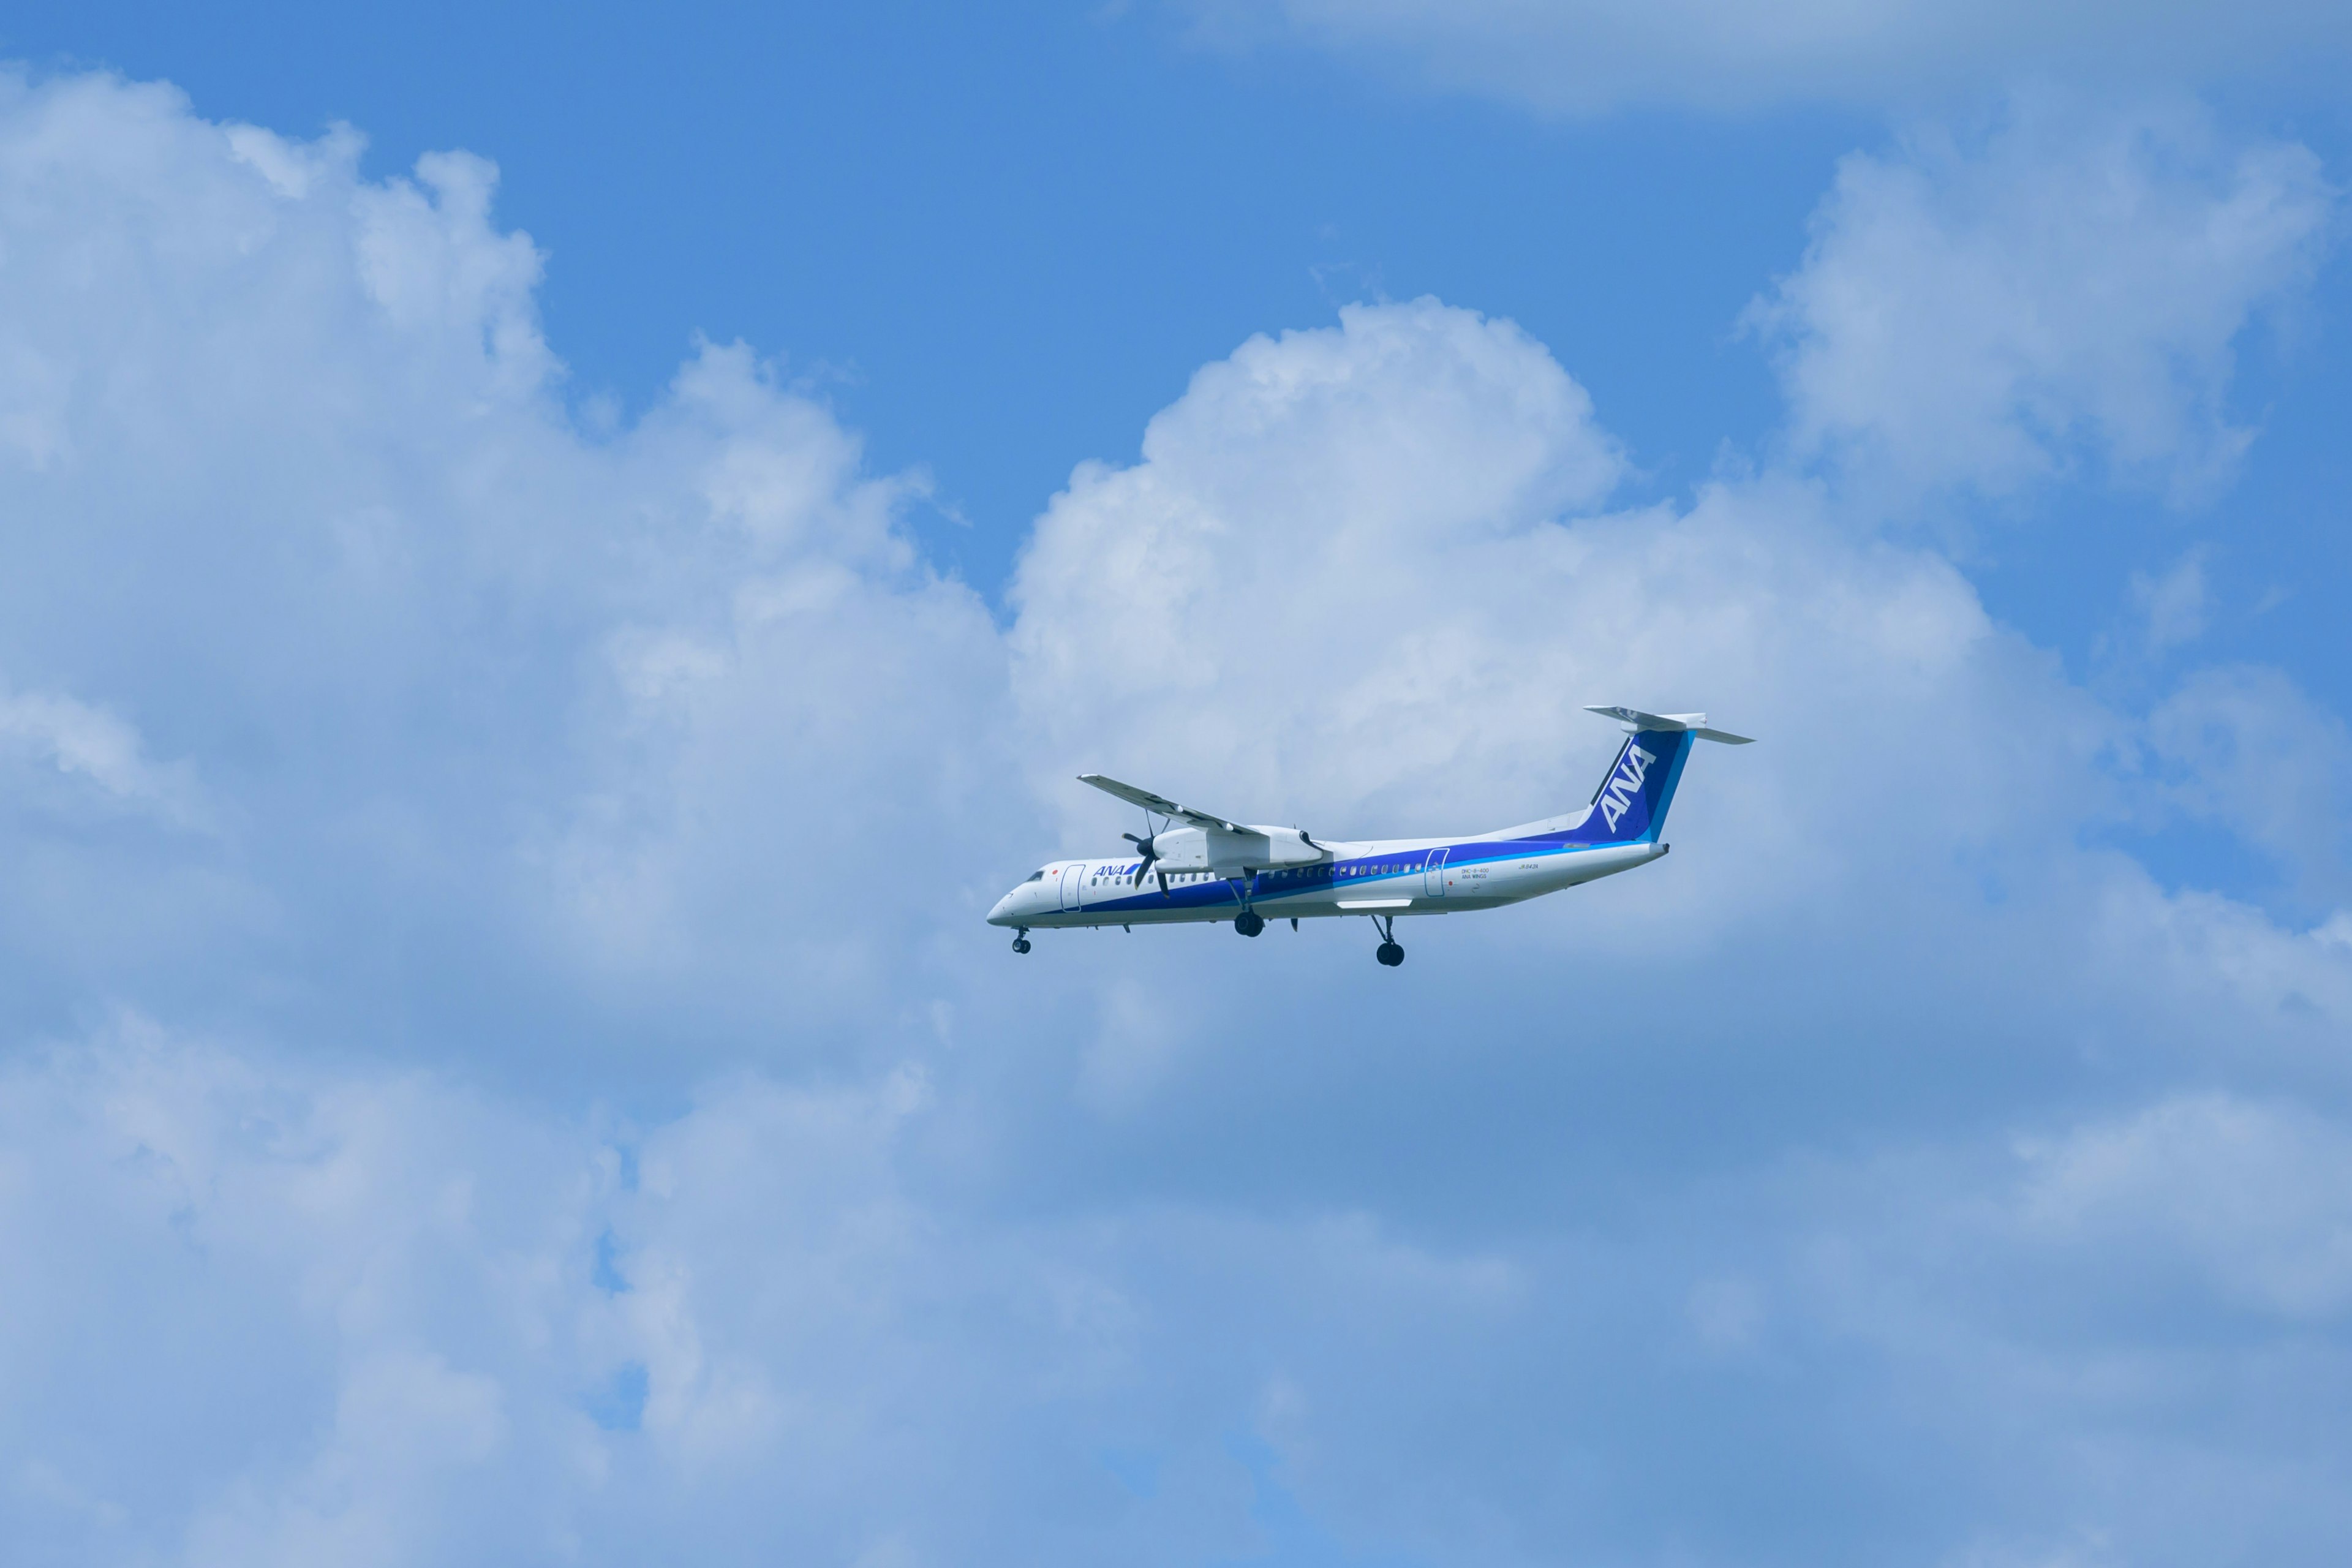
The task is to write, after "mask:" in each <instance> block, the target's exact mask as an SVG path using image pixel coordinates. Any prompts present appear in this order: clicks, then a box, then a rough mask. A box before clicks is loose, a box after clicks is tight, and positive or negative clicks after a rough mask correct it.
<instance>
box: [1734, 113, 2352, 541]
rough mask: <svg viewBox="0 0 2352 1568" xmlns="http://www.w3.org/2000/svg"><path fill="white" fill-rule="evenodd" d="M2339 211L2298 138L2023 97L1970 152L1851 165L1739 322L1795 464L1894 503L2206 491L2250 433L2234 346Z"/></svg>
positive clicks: (1938, 149)
mask: <svg viewBox="0 0 2352 1568" xmlns="http://www.w3.org/2000/svg"><path fill="white" fill-rule="evenodd" d="M2333 203H2334V193H2333V192H2332V190H2331V189H2330V187H2329V186H2328V185H2327V184H2326V182H2325V181H2324V180H2323V179H2322V178H2321V175H2320V170H2319V163H2318V160H2317V159H2316V158H2315V157H2314V156H2313V154H2312V153H2310V152H2309V151H2308V150H2307V149H2305V148H2304V147H2302V146H2300V145H2297V144H2294V143H2291V142H2253V143H2251V144H2246V145H2242V146H2233V145H2231V144H2230V143H2229V142H2227V141H2226V140H2225V139H2224V138H2222V137H2221V136H2220V135H2219V134H2218V133H2217V132H2215V131H2214V130H2213V129H2212V128H2211V127H2210V125H2209V124H2207V123H2206V122H2204V121H2202V120H2201V119H2200V118H2198V117H2196V116H2193V115H2189V114H2171V115H2149V116H2141V117H2132V118H2126V119H2122V120H2120V121H2118V120H2113V119H2107V118H2086V117H2084V116H2083V115H2082V114H2080V113H2078V112H2075V111H2073V110H2069V109H2067V108H2065V107H2063V105H2060V104H2058V103H2056V102H2055V101H2053V100H2047V99H2041V100H2035V99H2027V100H2020V101H2019V102H2018V103H2017V104H2016V105H2015V106H2013V108H2012V110H2011V112H2010V114H2009V115H2008V116H2007V117H2006V118H2005V120H2004V121H2002V122H2001V123H2000V124H1999V125H1998V126H1996V127H1995V128H1994V129H1992V130H1991V131H1990V132H1989V133H1988V134H1986V135H1984V136H1982V137H1980V138H1979V137H1969V138H1958V139H1956V138H1953V137H1950V136H1948V135H1945V134H1942V133H1940V132H1939V133H1932V134H1918V135H1915V136H1913V137H1911V138H1909V139H1908V140H1906V142H1905V143H1904V145H1903V146H1902V147H1901V149H1900V150H1899V151H1898V152H1896V153H1893V154H1888V155H1870V154H1864V153H1853V154H1851V155H1849V156H1848V157H1846V158H1845V159H1843V161H1842V162H1841V163H1840V164H1839V166H1838V175H1837V183H1836V185H1835V187H1834V189H1833V190H1832V192H1831V194H1830V195H1829V196H1828V198H1827V199H1826V200H1825V201H1824V202H1823V203H1822V206H1821V207H1820V209H1819V210H1818V211H1817V212H1816V213H1815V214H1814V216H1813V220H1812V239H1811V245H1810V246H1809V247H1808V248H1807V251H1806V254H1805V259H1804V262H1803V265H1802V266H1801V267H1800V268H1798V269H1797V271H1795V272H1794V273H1792V274H1790V276H1789V277H1787V278H1784V279H1781V280H1780V284H1779V286H1778V288H1777V289H1776V290H1775V291H1774V293H1773V294H1772V295H1771V296H1770V297H1769V299H1767V300H1759V301H1758V302H1757V304H1756V305H1755V306H1754V307H1753V308H1752V309H1751V310H1750V312H1749V321H1750V322H1751V324H1753V325H1754V326H1756V327H1757V328H1759V330H1760V331H1762V332H1763V334H1764V335H1765V336H1766V338H1767V339H1768V341H1769V342H1771V343H1772V344H1773V345H1774V346H1775V348H1776V351H1777V353H1778V354H1779V358H1780V369H1781V374H1782V378H1783V381H1784V383H1785V384H1786V386H1787V389H1788V395H1789V401H1790V438H1791V440H1792V441H1793V443H1794V445H1795V447H1796V448H1797V451H1798V452H1799V454H1800V455H1802V456H1806V457H1818V456H1822V455H1827V456H1830V457H1832V458H1835V459H1837V460H1838V461H1839V462H1841V463H1842V464H1843V465H1845V466H1846V467H1847V468H1850V469H1851V470H1853V474H1852V477H1851V478H1850V479H1849V483H1855V482H1859V483H1861V484H1863V485H1864V486H1865V494H1866V495H1867V496H1868V497H1869V499H1871V500H1876V501H1878V502H1879V503H1880V504H1886V503H1888V502H1891V503H1892V504H1893V505H1894V506H1895V507H1897V508H1900V507H1901V506H1902V505H1903V503H1904V502H1905V500H1907V499H1908V498H1909V497H1910V496H1911V495H1913V494H1914V493H1916V492H1917V491H1920V490H1925V489H1937V488H1941V487H1967V488H1969V489H1975V490H1978V491H1979V492H1983V493H1987V494H1992V495H2002V494H2007V493H2010V492H2012V491H2015V490H2016V489H2020V488H2021V487H2022V486H2024V485H2026V484H2027V483H2029V482H2031V481H2032V480H2035V479H2042V478H2044V477H2046V476H2049V475H2051V474H2053V473H2056V472H2059V471H2062V470H2064V469H2066V468H2070V467H2074V466H2076V465H2078V464H2079V463H2081V462H2082V461H2083V460H2084V459H2085V458H2089V459H2093V460H2095V461H2096V462H2099V463H2102V464H2104V465H2105V466H2106V467H2107V468H2110V469H2112V470H2113V471H2114V472H2115V473H2116V475H2118V476H2119V477H2121V478H2123V479H2126V480H2129V481H2132V482H2135V483H2138V484H2142V485H2146V486H2148V487H2151V488H2154V489H2158V490H2160V491H2163V492H2166V493H2168V495H2170V496H2171V497H2172V498H2173V499H2175V500H2194V499H2200V498H2202V497H2204V496H2207V495H2210V493H2211V492H2212V490H2213V489H2214V488H2215V487H2216V486H2217V485H2218V484H2219V483H2220V482H2221V480H2222V479H2225V478H2226V477H2227V476H2228V474H2229V473H2230V471H2231V468H2232V467H2233V465H2234V464H2235V462H2236V460H2237V458H2238V457H2239V455H2240V454H2241V453H2242V451H2243V450H2244V448H2245V447H2246V445H2247V443H2248V442H2250V441H2251V440H2252V438H2253V431H2252V429H2251V428H2249V427H2247V426H2242V425H2240V424H2238V423H2237V422H2236V421H2235V420H2234V419H2233V417H2232V416H2231V412H2230V410H2229V407H2228V393H2229V389H2230V379H2231V370H2232V367H2233V364H2234V358H2235V347H2236V344H2237V342H2238V341H2239V339H2240V336H2241V334H2242V332H2243V331H2245V330H2246V328H2247V326H2248V324H2249V323H2250V322H2251V321H2253V320H2254V319H2255V318H2257V317H2258V316H2259V315H2260V314H2262V313H2263V311H2264V310H2268V309H2270V308H2272V307H2273V306H2275V305H2277V304H2279V303H2281V302H2282V301H2283V300H2286V299H2288V298H2291V297H2292V295H2293V294H2294V291H2295V290H2296V289H2298V288H2299V287H2300V286H2301V285H2302V284H2303V283H2305V281H2307V279H2308V278H2309V276H2310V273H2311V271H2312V269H2313V268H2314V267H2315V264H2316V259H2317V253H2318V247H2319V244H2320V241H2321V239H2322V237H2323V236H2324V234H2325V232H2326V226H2327V222H2328V218H2329V215H2330V213H2331V211H2332V209H2333Z"/></svg>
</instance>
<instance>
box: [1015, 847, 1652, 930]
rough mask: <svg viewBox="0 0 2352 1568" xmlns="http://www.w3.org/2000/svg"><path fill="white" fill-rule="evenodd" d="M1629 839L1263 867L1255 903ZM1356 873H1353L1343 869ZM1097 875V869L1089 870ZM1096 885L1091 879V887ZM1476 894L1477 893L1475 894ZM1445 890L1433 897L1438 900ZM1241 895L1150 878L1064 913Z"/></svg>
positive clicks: (1274, 904)
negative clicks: (1398, 862)
mask: <svg viewBox="0 0 2352 1568" xmlns="http://www.w3.org/2000/svg"><path fill="white" fill-rule="evenodd" d="M1626 842H1627V841H1626V840H1623V839H1606V840H1602V841H1601V842H1599V843H1587V842H1584V841H1582V840H1577V839H1570V838H1568V837H1566V836H1565V835H1562V836H1560V837H1552V836H1550V835H1546V836H1544V837H1539V838H1505V839H1495V838H1481V839H1473V840H1471V841H1468V842H1466V843H1462V844H1443V845H1438V846H1436V847H1433V848H1428V849H1407V850H1401V851H1393V852H1391V853H1390V854H1385V855H1368V856H1365V857H1364V858H1361V859H1358V860H1342V861H1339V862H1337V863H1336V864H1334V865H1330V866H1309V867H1305V868H1300V869H1299V870H1297V871H1296V872H1291V873H1283V872H1270V871H1262V872H1260V873H1259V874H1258V878H1257V885H1256V887H1255V889H1253V890H1252V892H1251V895H1250V902H1251V903H1252V904H1253V905H1254V906H1255V907H1256V908H1258V909H1260V910H1269V909H1276V908H1278V907H1279V906H1280V905H1281V904H1282V903H1283V901H1284V900H1288V899H1307V898H1312V899H1324V898H1328V897H1330V896H1332V895H1333V894H1334V893H1335V892H1352V891H1355V890H1356V889H1362V888H1379V887H1381V886H1382V885H1383V884H1386V885H1388V886H1390V887H1393V886H1394V885H1395V884H1397V883H1399V882H1404V881H1412V882H1414V883H1419V882H1420V880H1421V879H1423V877H1424V876H1426V875H1427V874H1428V869H1429V858H1430V857H1431V856H1432V855H1435V854H1438V853H1440V852H1441V851H1442V852H1443V853H1444V856H1445V869H1447V870H1454V869H1458V868H1465V867H1471V866H1490V865H1493V864H1494V863H1496V861H1499V860H1529V859H1536V858H1544V857H1549V856H1555V855H1566V854H1573V853H1575V852H1577V851H1579V850H1584V849H1612V848H1621V847H1623V846H1624V844H1625V843H1626ZM1399 854H1402V855H1405V856H1409V857H1411V858H1412V864H1411V865H1409V866H1406V867H1403V868H1400V869H1398V870H1394V871H1374V872H1369V873H1367V872H1364V871H1363V870H1362V868H1364V867H1366V866H1371V865H1379V864H1383V863H1385V862H1387V861H1389V860H1391V859H1394V858H1396V856H1397V855H1399ZM1124 864H1125V866H1126V868H1127V875H1129V876H1133V875H1134V870H1133V868H1134V865H1135V862H1134V861H1132V860H1129V861H1127V862H1125V863H1124ZM1342 873H1352V874H1342ZM1089 875H1090V877H1091V873H1090V874H1089ZM1095 885H1096V884H1093V883H1091V881H1090V883H1089V890H1090V891H1091V890H1092V888H1093V886H1095ZM1473 896H1475V895H1473ZM1441 897H1442V895H1436V896H1432V897H1430V899H1429V900H1428V901H1429V902H1430V903H1431V904H1433V905H1434V904H1436V903H1437V902H1438V901H1439V899H1440V898H1441ZM1240 902H1241V900H1240V899H1239V898H1238V897H1236V896H1235V894H1234V885H1233V884H1232V883H1231V882H1229V881H1226V880H1224V879H1222V878H1220V879H1216V880H1213V881H1205V882H1191V883H1178V884H1176V885H1174V886H1172V887H1171V888H1170V889H1168V893H1167V896H1166V897H1164V898H1163V897H1161V895H1160V888H1159V885H1158V884H1157V883H1155V882H1154V881H1153V880H1152V879H1150V878H1149V877H1146V878H1145V879H1143V886H1142V887H1141V888H1140V889H1137V890H1135V891H1134V892H1131V893H1126V894H1120V895H1115V896H1112V897H1108V898H1104V899H1101V900H1094V899H1087V900H1086V901H1085V902H1084V903H1083V904H1082V905H1081V906H1080V907H1079V908H1077V909H1075V910H1061V911H1059V912H1061V913H1063V914H1085V915H1093V914H1102V915H1112V914H1118V913H1120V912H1122V911H1125V912H1128V913H1135V912H1139V911H1142V910H1162V911H1165V910H1205V909H1215V908H1219V907H1225V908H1236V907H1238V906H1239V905H1240Z"/></svg>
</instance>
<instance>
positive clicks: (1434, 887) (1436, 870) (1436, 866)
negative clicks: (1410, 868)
mask: <svg viewBox="0 0 2352 1568" xmlns="http://www.w3.org/2000/svg"><path fill="white" fill-rule="evenodd" d="M1421 895H1422V897H1423V898H1425V899H1442V898H1444V896H1445V851H1444V850H1443V849H1433V850H1431V851H1430V852H1429V864H1428V865H1427V866H1426V867H1424V868H1423V870H1422V873H1421Z"/></svg>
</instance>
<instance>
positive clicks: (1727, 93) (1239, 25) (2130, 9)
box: [1181, 0, 2352, 115]
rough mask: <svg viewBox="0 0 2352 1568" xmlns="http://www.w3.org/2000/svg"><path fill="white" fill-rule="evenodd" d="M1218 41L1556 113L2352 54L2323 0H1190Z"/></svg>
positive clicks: (2226, 68)
mask: <svg viewBox="0 0 2352 1568" xmlns="http://www.w3.org/2000/svg"><path fill="white" fill-rule="evenodd" d="M1181 9H1182V11H1183V13H1184V14H1185V15H1186V16H1189V18H1190V19H1191V20H1192V23H1193V25H1194V26H1195V27H1196V28H1197V30H1198V32H1199V34H1200V36H1201V37H1203V38H1205V39H1207V40H1210V41H1212V42H1214V43H1217V44H1221V45H1224V46H1227V47H1235V46H1239V47H1250V46H1258V45H1264V44H1266V43H1271V42H1275V41H1279V40H1295V41H1298V42H1303V43H1307V44H1311V45H1313V46H1316V47H1322V48H1326V49H1329V50H1332V51H1334V52H1336V53H1339V54H1340V55H1342V56H1343V57H1346V58H1353V59H1358V60H1363V61H1367V62H1371V63H1375V64H1378V65H1380V66H1381V67H1384V68H1387V69H1388V70H1390V71H1391V72H1392V73H1394V74H1395V75H1397V76H1399V77H1402V78H1403V79H1407V80H1411V81H1414V82H1418V83H1422V84H1424V85H1428V86H1433V87H1440V88H1446V89H1458V90H1467V91H1474V92H1478V93H1482V94H1486V95H1491V96H1493V97H1496V98H1500V99H1503V100H1507V101H1510V102H1514V103H1518V104H1522V105H1525V106H1526V107H1528V108H1530V109H1533V110H1538V111H1539V112H1542V113H1546V114H1559V115H1592V114H1600V113H1603V112H1606V111H1608V110H1616V109H1622V108H1626V107H1631V106H1644V105H1654V104H1668V105H1674V106H1676V107H1681V108H1690V109H1697V110H1706V111H1710V112H1723V111H1731V112H1738V111H1743V110H1758V109H1765V108H1771V107H1777V106H1781V105H1788V104H1806V103H1824V102H1826V103H1833V104H1847V105H1856V106H1863V107H1869V108H1893V109H1902V110H1915V109H1918V108H1921V107H1926V106H1941V105H1945V104H1948V103H1950V102H1952V101H1953V100H1963V99H1966V98H1968V97H1969V96H1972V95H1973V94H1975V93H1978V92H1981V91H1983V90H1985V89H2001V88H2006V87H2009V86H2011V85H2012V84H2014V83H2015V82H2016V81H2017V80H2019V79H2021V78H2026V77H2033V76H2040V75H2049V74H2060V75H2063V76H2065V77H2067V78H2069V79H2079V80H2089V81H2098V82H2105V83H2108V84H2111V85H2113V84H2122V85H2126V86H2140V85H2147V84H2149V83H2161V84H2164V85H2166V86H2172V85H2177V84H2178V83H2179V82H2181V81H2184V80H2186V81H2191V82H2199V83H2215V82H2223V81H2231V80H2242V79H2256V80H2263V81H2266V82H2270V83H2273V84H2278V83H2284V84H2288V85H2290V86H2302V87H2315V86H2320V85H2322V84H2325V83H2326V81H2327V80H2328V79H2329V77H2328V74H2327V73H2329V72H2331V71H2335V70H2338V69H2340V68H2341V65H2342V62H2343V61H2344V59H2345V58H2346V55H2347V50H2352V22H2347V19H2346V17H2345V16H2344V14H2343V13H2342V11H2341V10H2340V9H2339V8H2337V7H2335V6H2331V5H2325V4H2319V3H2316V0H2265V3H2263V4H2258V5H2234V6H2231V5H2217V4H2214V3H2213V0H2164V3H2161V4H2157V5H2117V4H2114V3H2113V0H2058V3H2056V4H2050V5H2030V4H2026V3H2024V0H1992V3H1989V4H1982V5H1956V4H1953V3H1951V0H1895V3H1892V4H1885V5H1854V4H1851V3H1850V0H1802V3H1801V4H1795V5H1779V6H1773V7H1770V8H1769V9H1759V8H1758V7H1755V6H1749V5H1733V4H1725V3H1724V0H1670V3H1668V4H1661V5H1642V4H1637V3H1633V0H1444V3H1440V0H1183V5H1182V7H1181Z"/></svg>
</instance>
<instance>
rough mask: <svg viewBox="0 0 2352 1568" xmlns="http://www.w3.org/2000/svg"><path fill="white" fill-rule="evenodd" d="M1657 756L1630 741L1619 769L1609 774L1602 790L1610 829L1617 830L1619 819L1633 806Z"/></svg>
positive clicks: (1603, 803)
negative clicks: (1634, 798)
mask: <svg viewBox="0 0 2352 1568" xmlns="http://www.w3.org/2000/svg"><path fill="white" fill-rule="evenodd" d="M1657 760H1658V759H1657V757H1656V756H1655V755H1654V754H1653V753H1652V752H1645V751H1643V749H1642V747H1641V743H1640V742H1635V741H1628V742H1626V743H1625V754H1624V755H1623V756H1622V757H1621V758H1619V759H1618V762H1617V771H1616V772H1615V773H1612V774H1610V775H1609V783H1608V784H1606V785H1605V786H1603V787H1602V789H1601V816H1604V817H1606V818H1607V819H1608V822H1609V831H1610V832H1612V833H1614V832H1616V831H1617V820H1618V818H1620V817H1622V816H1624V815H1625V813H1626V812H1627V811H1628V810H1629V809H1631V808H1632V806H1633V797H1634V796H1635V795H1638V794H1640V793H1641V789H1642V780H1643V778H1644V777H1646V776H1647V775H1648V773H1649V771H1650V764H1651V763H1654V762H1656V761H1657Z"/></svg>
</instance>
